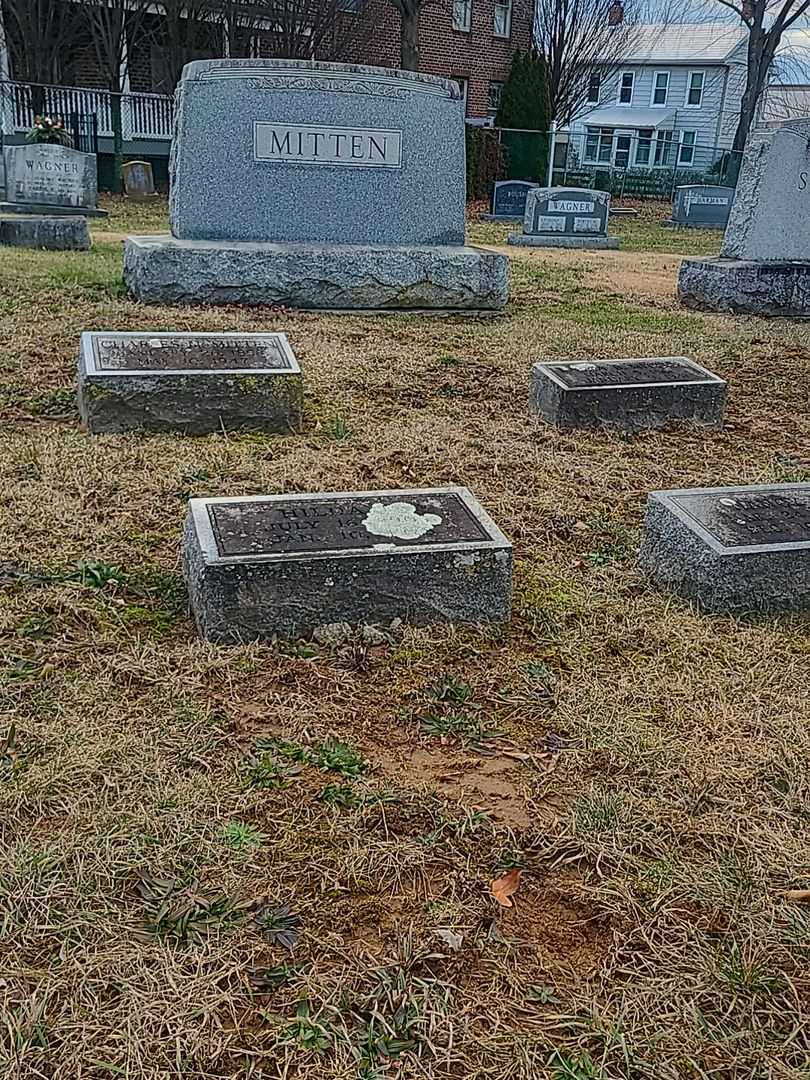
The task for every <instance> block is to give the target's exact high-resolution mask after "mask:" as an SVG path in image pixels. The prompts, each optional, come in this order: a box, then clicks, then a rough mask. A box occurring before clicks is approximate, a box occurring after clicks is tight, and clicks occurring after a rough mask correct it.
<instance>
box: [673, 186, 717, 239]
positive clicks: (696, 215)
mask: <svg viewBox="0 0 810 1080" xmlns="http://www.w3.org/2000/svg"><path fill="white" fill-rule="evenodd" d="M733 201H734V188H731V187H721V186H719V185H716V184H682V185H681V186H680V187H677V188H676V189H675V200H674V202H673V204H672V218H671V219H670V220H669V221H665V222H664V225H667V226H669V227H671V228H686V229H725V227H726V225H727V223H728V216H729V214H730V212H731V204H732V203H733Z"/></svg>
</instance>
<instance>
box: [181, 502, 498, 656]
mask: <svg viewBox="0 0 810 1080" xmlns="http://www.w3.org/2000/svg"><path fill="white" fill-rule="evenodd" d="M183 562H184V567H185V573H186V580H187V582H188V589H189V598H190V602H191V609H192V612H193V613H194V617H195V620H196V623H197V628H198V630H199V633H200V635H201V636H202V637H204V638H207V639H208V640H211V641H219V642H242V641H255V640H259V639H268V638H272V637H275V636H278V637H298V636H300V635H308V634H311V633H312V632H313V631H314V630H315V629H317V628H318V627H319V626H324V625H328V624H330V623H348V624H349V625H351V626H359V625H363V624H368V623H377V624H381V623H382V624H390V623H391V622H392V621H393V620H394V619H398V620H402V621H404V622H407V623H412V624H417V625H418V624H424V623H431V622H450V623H456V622H461V623H464V622H466V623H499V622H505V621H506V620H508V618H509V612H510V607H511V592H512V548H511V545H510V543H509V541H508V540H507V539H506V537H505V536H504V535H503V533H502V532H501V531H500V529H498V527H497V525H495V523H494V522H493V521H492V519H491V518H490V517H489V515H488V514H487V513H486V512H485V511H484V509H483V508H482V507H481V506H480V505H479V503H478V502H477V501H476V499H475V498H474V497H473V495H472V494H471V493H470V492H469V491H468V490H467V489H466V488H458V487H457V488H420V489H415V490H391V491H361V492H334V493H319V494H310V495H253V496H244V497H242V498H219V499H192V500H191V502H190V503H189V513H188V517H187V519H186V530H185V537H184V542H183Z"/></svg>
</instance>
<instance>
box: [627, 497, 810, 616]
mask: <svg viewBox="0 0 810 1080" xmlns="http://www.w3.org/2000/svg"><path fill="white" fill-rule="evenodd" d="M640 561H641V565H642V567H643V568H644V569H645V570H646V572H647V573H648V574H649V575H650V577H651V578H652V579H653V580H654V581H655V582H656V583H657V584H658V585H661V586H662V587H664V588H666V589H669V590H671V591H673V592H676V593H678V594H679V595H681V596H684V597H686V598H687V599H690V600H695V601H697V603H698V604H699V605H700V606H701V607H702V608H703V609H704V610H706V611H710V612H778V611H796V610H806V609H810V484H803V483H800V484H773V485H767V484H754V485H746V486H742V487H716V488H687V489H680V490H672V491H654V492H652V493H651V494H650V496H649V498H648V501H647V515H646V518H645V522H644V537H643V542H642V545H641V551H640Z"/></svg>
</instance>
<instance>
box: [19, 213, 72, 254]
mask: <svg viewBox="0 0 810 1080" xmlns="http://www.w3.org/2000/svg"><path fill="white" fill-rule="evenodd" d="M0 244H5V245H6V246H8V247H25V248H40V249H44V250H46V251H87V250H88V249H89V247H90V231H89V229H88V228H87V221H86V220H85V218H83V217H51V216H48V217H44V216H43V217H39V216H36V215H33V214H32V215H30V216H23V215H19V216H15V217H0Z"/></svg>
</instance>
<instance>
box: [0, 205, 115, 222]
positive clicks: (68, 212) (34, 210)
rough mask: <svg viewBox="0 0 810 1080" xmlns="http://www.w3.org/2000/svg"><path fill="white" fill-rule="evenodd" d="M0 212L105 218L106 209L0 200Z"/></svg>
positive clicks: (107, 214)
mask: <svg viewBox="0 0 810 1080" xmlns="http://www.w3.org/2000/svg"><path fill="white" fill-rule="evenodd" d="M0 214H29V215H30V214H45V215H47V216H48V217H84V218H107V217H109V216H110V215H109V213H108V212H107V211H106V210H99V209H97V208H96V207H92V206H52V205H51V204H50V203H13V202H0Z"/></svg>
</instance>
